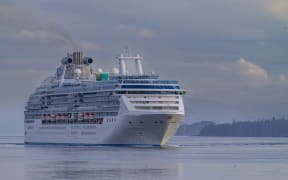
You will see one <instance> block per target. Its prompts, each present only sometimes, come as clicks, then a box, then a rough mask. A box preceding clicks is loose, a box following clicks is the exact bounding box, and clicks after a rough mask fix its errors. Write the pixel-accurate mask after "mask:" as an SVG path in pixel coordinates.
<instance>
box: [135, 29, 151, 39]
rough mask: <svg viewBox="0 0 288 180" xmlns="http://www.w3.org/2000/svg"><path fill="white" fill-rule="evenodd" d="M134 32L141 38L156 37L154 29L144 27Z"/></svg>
mask: <svg viewBox="0 0 288 180" xmlns="http://www.w3.org/2000/svg"><path fill="white" fill-rule="evenodd" d="M136 34H137V36H138V37H140V38H143V39H153V38H155V37H156V33H155V32H154V31H152V30H150V29H146V28H143V29H139V30H138V31H137V32H136Z"/></svg>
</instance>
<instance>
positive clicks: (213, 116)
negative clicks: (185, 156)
mask: <svg viewBox="0 0 288 180" xmlns="http://www.w3.org/2000/svg"><path fill="white" fill-rule="evenodd" d="M125 46H129V47H130V48H131V49H132V50H133V51H134V52H136V53H140V54H141V55H142V56H144V62H143V66H144V70H145V71H146V72H152V71H153V72H157V73H159V74H160V77H161V78H163V79H177V80H179V82H180V83H181V84H182V85H183V87H185V88H186V89H187V92H188V93H187V95H186V96H185V97H184V98H185V101H186V112H187V118H186V121H187V122H188V123H191V122H196V121H200V120H213V121H216V122H223V121H232V120H257V119H261V118H271V117H272V116H276V117H282V116H286V117H287V116H288V111H287V107H288V96H287V92H288V91H287V90H288V71H287V70H288V53H287V52H288V1H287V0H217V1H215V0H178V1H175V0H157V1H155V0H145V1H143V0H142V1H137V0H121V1H119V0H101V1H99V0H83V1H81V2H80V1H76V0H25V1H20V0H18V1H16V0H0V83H1V87H0V100H1V101H0V107H1V109H0V113H1V114H2V117H5V118H7V117H9V116H11V117H13V118H11V119H13V120H9V121H10V122H6V119H2V118H1V122H0V126H1V128H3V127H5V126H9V127H13V126H14V124H17V125H19V124H20V126H19V129H21V130H22V125H23V119H22V118H23V109H24V105H25V102H26V100H27V98H28V96H29V94H30V93H31V92H33V90H34V89H35V87H37V86H38V85H39V84H40V82H41V81H42V80H43V78H44V77H46V76H48V75H51V74H53V73H54V72H55V68H56V67H57V66H58V65H59V63H60V59H61V58H62V57H63V56H65V54H66V53H67V52H72V51H73V50H82V51H84V54H86V55H88V56H92V57H94V59H95V61H94V62H95V63H94V67H95V68H99V67H100V68H103V69H104V70H106V71H110V70H111V69H112V68H113V67H117V61H116V60H115V56H116V55H117V54H119V52H120V51H121V49H122V48H123V47H125ZM9 119H10V118H9ZM13 123H14V124H13ZM5 129H6V131H10V129H9V128H8V130H7V128H5ZM3 131H4V130H3ZM16 131H18V130H16ZM4 132H5V131H4Z"/></svg>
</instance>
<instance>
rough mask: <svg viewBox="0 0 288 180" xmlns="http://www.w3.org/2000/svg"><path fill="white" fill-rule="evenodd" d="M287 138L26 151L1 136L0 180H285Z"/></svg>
mask: <svg viewBox="0 0 288 180" xmlns="http://www.w3.org/2000/svg"><path fill="white" fill-rule="evenodd" d="M287 178H288V138H206V137H175V138H173V139H172V140H171V141H170V143H169V145H168V146H167V147H164V148H147V147H146V148H143V147H75V146H32V145H30V146H27V145H23V138H22V137H0V180H10V179H13V180H14V179H25V180H26V179H27V180H34V179H35V180H41V179H47V180H48V179H49V180H50V179H63V180H64V179H69V180H74V179H81V180H82V179H83V180H84V179H93V180H95V179H120V180H122V179H123V180H124V179H125V180H129V179H133V180H134V179H135V180H136V179H137V180H142V179H145V180H146V179H147V180H153V179H157V180H167V179H168V180H170V179H183V180H184V179H185V180H192V179H194V180H210V179H211V180H212V179H213V180H218V179H219V180H238V179H239V180H250V179H251V180H284V179H285V180H286V179H287Z"/></svg>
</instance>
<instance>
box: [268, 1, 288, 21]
mask: <svg viewBox="0 0 288 180" xmlns="http://www.w3.org/2000/svg"><path fill="white" fill-rule="evenodd" d="M266 10H267V11H268V12H269V13H270V14H272V15H273V16H275V17H277V18H279V19H280V20H284V21H286V22H287V21H288V1H287V0H270V1H267V2H266Z"/></svg>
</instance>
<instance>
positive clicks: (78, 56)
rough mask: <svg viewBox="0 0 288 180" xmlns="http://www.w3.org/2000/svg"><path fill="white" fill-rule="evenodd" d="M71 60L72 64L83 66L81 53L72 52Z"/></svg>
mask: <svg viewBox="0 0 288 180" xmlns="http://www.w3.org/2000/svg"><path fill="white" fill-rule="evenodd" d="M73 60H74V62H73V63H74V64H76V65H81V64H83V52H81V51H75V52H73Z"/></svg>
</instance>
